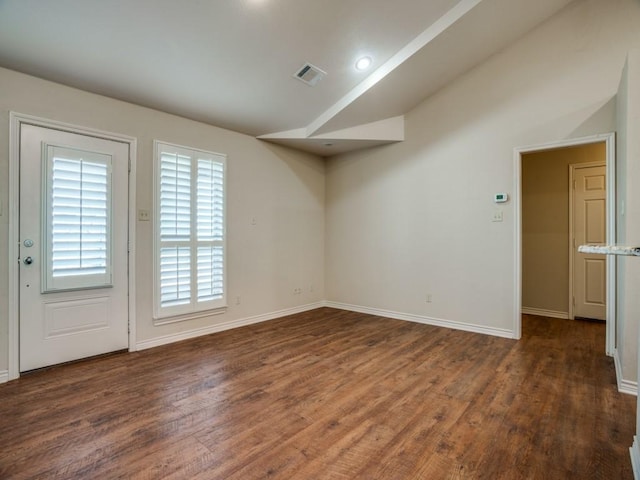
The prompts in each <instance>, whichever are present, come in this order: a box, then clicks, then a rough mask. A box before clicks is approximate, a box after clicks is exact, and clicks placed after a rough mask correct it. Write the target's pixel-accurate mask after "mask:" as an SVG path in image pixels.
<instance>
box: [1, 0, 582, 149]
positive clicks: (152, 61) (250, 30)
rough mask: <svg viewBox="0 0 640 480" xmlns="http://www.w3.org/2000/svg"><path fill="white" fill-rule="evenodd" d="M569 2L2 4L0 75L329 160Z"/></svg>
mask: <svg viewBox="0 0 640 480" xmlns="http://www.w3.org/2000/svg"><path fill="white" fill-rule="evenodd" d="M570 1H571V0H535V1H531V0H393V1H390V0H189V1H175V0H135V1H132V0H55V1H42V0H0V66H3V67H6V68H10V69H13V70H17V71H20V72H24V73H28V74H31V75H35V76H37V77H41V78H44V79H48V80H52V81H55V82H59V83H63V84H66V85H70V86H73V87H77V88H80V89H83V90H87V91H90V92H95V93H99V94H102V95H106V96H109V97H113V98H117V99H121V100H125V101H128V102H132V103H136V104H139V105H143V106H147V107H151V108H155V109H158V110H162V111H165V112H169V113H174V114H177V115H181V116H184V117H187V118H191V119H194V120H198V121H202V122H206V123H210V124H212V125H216V126H220V127H224V128H229V129H231V130H235V131H239V132H243V133H246V134H249V135H252V136H258V137H259V138H263V139H266V140H269V141H273V142H277V143H282V144H286V145H290V146H293V147H295V148H299V149H302V150H307V151H310V152H314V153H318V154H320V155H324V156H329V155H332V154H335V153H341V152H345V151H349V150H353V149H357V148H364V147H370V146H373V145H379V144H382V143H389V142H394V141H401V140H402V139H403V135H404V129H403V115H404V114H405V113H406V112H407V111H409V110H410V109H411V108H413V107H414V106H416V105H417V104H419V103H420V102H421V101H423V100H424V99H425V98H427V97H428V96H430V95H432V94H433V93H435V92H436V91H437V90H438V89H440V88H442V87H443V86H445V85H446V84H447V83H448V82H450V81H452V80H453V79H455V78H456V77H457V76H458V75H460V74H462V73H464V72H466V71H468V70H469V69H471V68H473V67H474V66H475V65H477V64H479V63H481V62H483V61H484V60H486V59H487V58H488V57H490V56H491V55H493V54H494V53H496V52H498V51H500V50H502V49H504V48H505V47H507V46H508V45H509V44H511V43H512V42H513V41H514V40H516V39H517V38H519V37H521V36H522V35H524V34H525V33H526V32H527V31H529V30H530V29H532V28H533V27H535V26H536V25H538V24H539V23H541V22H542V21H544V20H545V19H546V18H548V17H550V16H551V15H553V14H554V13H556V12H557V11H559V10H560V9H562V8H563V7H564V6H566V5H567V4H568V3H570ZM576 1H582V0H576ZM363 56H368V57H370V58H371V59H372V65H371V66H370V68H368V69H367V70H365V71H358V70H357V69H356V68H355V62H356V60H357V59H358V58H361V57H363ZM306 62H309V63H311V64H312V65H314V66H316V67H318V68H319V69H321V70H322V71H324V72H326V76H325V77H324V78H322V79H321V80H320V81H319V82H318V83H317V84H316V85H315V86H309V85H307V84H305V83H303V82H301V81H299V80H298V79H297V78H295V75H294V74H295V73H296V72H297V71H298V70H299V69H300V68H301V67H302V66H303V65H304V64H305V63H306Z"/></svg>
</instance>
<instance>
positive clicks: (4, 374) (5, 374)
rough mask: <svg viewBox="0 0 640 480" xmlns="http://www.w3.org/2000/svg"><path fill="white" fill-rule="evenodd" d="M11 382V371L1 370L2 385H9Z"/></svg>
mask: <svg viewBox="0 0 640 480" xmlns="http://www.w3.org/2000/svg"><path fill="white" fill-rule="evenodd" d="M8 381H9V371H8V370H0V383H7V382H8Z"/></svg>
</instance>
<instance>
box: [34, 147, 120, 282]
mask: <svg viewBox="0 0 640 480" xmlns="http://www.w3.org/2000/svg"><path fill="white" fill-rule="evenodd" d="M63 155H64V157H63ZM56 158H61V159H63V160H67V161H70V162H80V163H81V164H82V163H84V162H88V163H96V164H102V165H104V167H105V171H106V175H105V180H106V200H105V207H106V220H105V222H106V226H105V229H106V237H105V248H106V250H105V265H104V270H105V271H104V272H103V273H95V274H86V273H85V274H76V275H64V276H56V275H54V272H53V257H54V253H53V240H54V238H53V233H52V232H53V228H54V226H53V208H54V205H53V204H54V201H53V187H54V179H53V176H54V160H55V159H56ZM42 161H43V168H42V189H43V191H44V192H45V195H43V196H42V197H43V198H42V209H41V212H42V218H41V224H42V227H41V228H42V232H44V236H45V238H46V240H45V241H44V242H42V254H41V257H42V259H43V267H44V268H42V269H41V270H42V272H41V275H42V278H41V293H43V294H46V293H55V292H62V291H73V290H91V289H100V288H110V287H112V286H113V283H112V271H113V257H112V255H113V201H112V198H113V191H112V182H113V180H112V176H113V157H112V155H110V154H108V153H103V152H96V151H90V150H83V149H79V148H77V147H69V146H66V145H59V144H53V143H47V142H43V144H42Z"/></svg>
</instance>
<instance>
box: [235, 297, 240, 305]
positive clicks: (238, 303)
mask: <svg viewBox="0 0 640 480" xmlns="http://www.w3.org/2000/svg"><path fill="white" fill-rule="evenodd" d="M236 305H240V297H236Z"/></svg>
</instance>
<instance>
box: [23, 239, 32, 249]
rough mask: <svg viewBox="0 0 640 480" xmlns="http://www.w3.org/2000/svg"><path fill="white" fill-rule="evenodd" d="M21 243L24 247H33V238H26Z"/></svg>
mask: <svg viewBox="0 0 640 480" xmlns="http://www.w3.org/2000/svg"><path fill="white" fill-rule="evenodd" d="M22 244H23V245H24V246H25V247H33V240H31V239H30V238H27V239H26V240H25V241H24V242H22Z"/></svg>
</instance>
